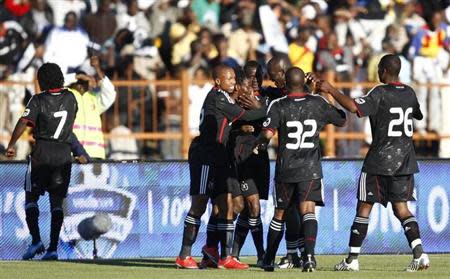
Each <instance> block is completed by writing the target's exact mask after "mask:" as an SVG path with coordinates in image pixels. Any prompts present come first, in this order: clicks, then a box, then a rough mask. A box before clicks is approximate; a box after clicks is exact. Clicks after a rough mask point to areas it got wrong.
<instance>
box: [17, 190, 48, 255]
mask: <svg viewBox="0 0 450 279" xmlns="http://www.w3.org/2000/svg"><path fill="white" fill-rule="evenodd" d="M39 195H40V194H36V193H34V192H27V191H26V192H25V220H26V222H27V226H28V230H29V231H30V235H31V244H30V246H28V249H27V251H26V252H25V253H24V254H23V256H22V259H24V260H30V259H32V258H34V256H35V255H36V254H42V253H44V252H45V247H44V244H43V243H42V241H41V235H40V231H39V206H38V200H39Z"/></svg>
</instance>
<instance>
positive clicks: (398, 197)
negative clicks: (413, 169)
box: [357, 172, 416, 207]
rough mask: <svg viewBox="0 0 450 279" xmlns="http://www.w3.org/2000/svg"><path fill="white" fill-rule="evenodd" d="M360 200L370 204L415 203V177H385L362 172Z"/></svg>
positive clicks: (410, 175) (411, 175)
mask: <svg viewBox="0 0 450 279" xmlns="http://www.w3.org/2000/svg"><path fill="white" fill-rule="evenodd" d="M357 197H358V200H359V201H363V202H368V203H381V204H382V205H383V206H384V207H386V206H387V203H388V202H391V203H394V202H407V201H415V200H416V199H415V197H414V175H413V174H409V175H400V176H384V175H374V174H370V173H365V172H361V175H360V177H359V186H358V194H357Z"/></svg>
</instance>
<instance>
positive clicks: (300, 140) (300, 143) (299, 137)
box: [286, 119, 317, 150]
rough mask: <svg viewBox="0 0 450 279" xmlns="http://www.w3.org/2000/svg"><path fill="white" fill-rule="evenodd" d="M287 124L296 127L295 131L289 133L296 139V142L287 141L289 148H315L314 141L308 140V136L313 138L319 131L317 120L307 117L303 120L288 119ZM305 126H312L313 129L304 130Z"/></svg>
mask: <svg viewBox="0 0 450 279" xmlns="http://www.w3.org/2000/svg"><path fill="white" fill-rule="evenodd" d="M286 126H287V127H289V128H291V127H293V128H296V130H295V132H293V133H289V134H288V137H289V138H291V139H295V143H287V144H286V148H287V149H294V150H296V149H298V148H314V143H313V142H307V141H306V139H307V138H311V137H313V136H314V134H315V133H316V131H317V122H316V120H314V119H307V120H305V121H304V122H303V124H302V122H300V121H288V122H286ZM304 126H310V127H311V130H309V131H304Z"/></svg>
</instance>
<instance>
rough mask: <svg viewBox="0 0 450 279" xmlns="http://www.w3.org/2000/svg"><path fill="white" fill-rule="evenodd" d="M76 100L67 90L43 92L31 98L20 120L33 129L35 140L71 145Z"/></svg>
mask: <svg viewBox="0 0 450 279" xmlns="http://www.w3.org/2000/svg"><path fill="white" fill-rule="evenodd" d="M77 111H78V105H77V100H76V99H75V96H74V95H73V94H72V92H70V91H69V90H68V89H63V88H62V89H56V90H49V91H44V92H42V93H39V94H36V95H34V96H33V97H31V99H30V101H29V102H28V104H27V107H26V108H25V111H24V113H23V115H22V118H21V120H22V121H26V122H27V125H28V126H31V127H33V128H34V138H35V139H36V140H48V141H56V142H60V143H68V144H70V143H71V135H72V128H73V123H74V122H75V116H76V114H77Z"/></svg>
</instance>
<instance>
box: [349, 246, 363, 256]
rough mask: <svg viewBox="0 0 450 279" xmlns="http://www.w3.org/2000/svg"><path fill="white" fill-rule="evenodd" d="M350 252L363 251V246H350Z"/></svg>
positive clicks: (357, 252)
mask: <svg viewBox="0 0 450 279" xmlns="http://www.w3.org/2000/svg"><path fill="white" fill-rule="evenodd" d="M350 253H355V254H359V253H361V247H350Z"/></svg>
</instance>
